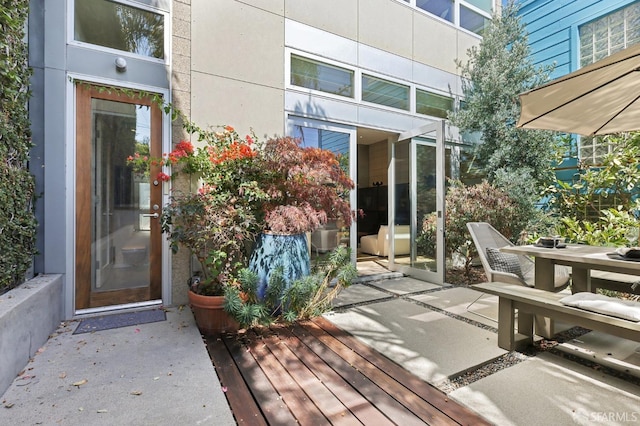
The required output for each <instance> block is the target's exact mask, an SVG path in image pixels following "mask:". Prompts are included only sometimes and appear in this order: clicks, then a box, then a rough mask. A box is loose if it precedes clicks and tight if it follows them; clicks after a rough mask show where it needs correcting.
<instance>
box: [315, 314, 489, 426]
mask: <svg viewBox="0 0 640 426" xmlns="http://www.w3.org/2000/svg"><path fill="white" fill-rule="evenodd" d="M313 322H314V323H315V324H317V325H319V326H320V327H322V329H323V330H325V331H327V332H328V333H330V334H331V335H332V336H333V337H335V338H336V339H338V340H340V341H341V342H342V343H344V344H345V345H347V346H348V347H350V348H352V349H353V350H354V351H356V352H357V353H359V354H360V355H361V356H363V357H364V358H366V359H367V360H369V361H371V362H373V363H374V364H381V363H383V362H384V363H385V364H386V366H385V371H386V372H387V373H388V374H390V375H392V376H393V377H396V379H397V380H398V381H399V382H400V383H402V384H403V385H404V386H405V387H407V389H409V390H410V391H411V392H413V393H415V394H416V395H419V396H420V397H421V398H423V399H424V400H425V401H429V403H430V404H432V405H433V406H434V407H436V408H437V409H438V410H441V411H442V412H443V413H445V414H446V415H447V416H449V417H451V418H453V419H456V420H457V421H458V422H460V423H461V424H470V425H487V426H488V425H491V423H489V422H487V421H486V420H485V419H484V418H482V417H481V416H479V415H478V414H476V413H475V412H473V411H472V410H470V409H468V408H467V407H465V406H463V405H461V404H458V403H456V402H455V401H452V400H451V399H449V397H448V396H447V395H446V394H445V393H444V392H442V391H440V390H439V389H437V388H435V387H434V386H431V385H429V384H428V383H426V382H424V381H423V380H422V379H420V378H418V377H417V376H415V375H414V374H411V373H410V372H409V371H407V370H405V369H404V368H403V367H401V366H400V365H398V364H397V363H395V362H393V361H391V360H389V359H388V358H387V357H385V356H384V355H382V354H381V353H380V352H378V351H376V350H374V349H372V348H371V347H370V346H367V345H366V344H365V343H363V342H362V341H360V340H358V339H357V338H356V337H355V336H353V335H351V334H349V333H346V332H345V331H344V330H342V329H340V328H339V327H338V326H336V325H335V324H333V323H332V322H331V321H329V320H327V319H326V318H324V317H316V318H314V319H313ZM387 361H389V362H387Z"/></svg>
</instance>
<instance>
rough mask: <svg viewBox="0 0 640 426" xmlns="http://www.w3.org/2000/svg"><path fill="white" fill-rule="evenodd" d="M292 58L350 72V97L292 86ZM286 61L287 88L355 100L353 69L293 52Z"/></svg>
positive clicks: (354, 72)
mask: <svg viewBox="0 0 640 426" xmlns="http://www.w3.org/2000/svg"><path fill="white" fill-rule="evenodd" d="M294 56H296V57H297V58H300V59H301V60H303V61H304V60H306V61H308V62H315V63H318V64H321V65H326V66H327V67H334V68H337V69H340V70H344V71H347V72H351V79H352V81H351V94H350V95H342V94H340V93H334V92H328V91H325V90H322V89H314V88H311V87H306V86H299V85H297V84H294V83H293V82H292V81H291V80H292V78H293V59H294V58H293V57H294ZM287 59H288V62H289V67H288V73H287V75H288V79H287V83H288V85H289V86H291V87H295V88H297V89H300V90H309V91H311V92H315V93H322V94H325V95H331V96H336V97H339V98H346V99H355V98H356V74H357V73H356V70H355V69H351V68H349V67H345V66H344V65H338V64H336V63H331V62H329V61H327V60H325V59H322V60H320V59H315V58H311V57H310V55H301V54H298V53H295V52H293V51H291V52H289V53H288V55H287Z"/></svg>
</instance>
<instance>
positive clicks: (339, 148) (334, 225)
mask: <svg viewBox="0 0 640 426" xmlns="http://www.w3.org/2000/svg"><path fill="white" fill-rule="evenodd" d="M329 127H330V126H327V125H319V126H318V127H312V126H311V125H310V124H309V123H308V122H306V123H304V124H302V123H300V124H294V125H293V127H292V129H293V137H295V138H300V140H301V145H302V146H305V147H316V148H322V149H326V150H329V151H332V152H333V153H335V154H336V155H337V157H338V161H339V162H340V165H341V167H342V168H343V169H344V170H346V172H347V174H349V176H351V178H352V179H353V176H354V174H355V172H353V171H352V170H355V166H354V164H355V159H354V158H352V157H353V156H351V155H350V152H351V143H352V134H351V133H349V132H348V131H341V130H335V129H334V128H329ZM354 181H355V179H354ZM353 193H354V191H351V194H345V197H350V200H351V206H354V205H355V200H354V198H355V197H354V194H353ZM352 228H353V225H352V227H347V226H345V224H344V222H343V221H341V220H335V219H331V218H329V221H328V222H327V224H326V225H325V226H322V227H320V228H319V229H317V230H315V231H314V232H312V233H311V235H310V249H311V258H312V259H313V258H314V257H317V256H319V255H322V254H324V253H327V252H329V251H331V250H333V249H334V248H336V247H337V246H338V245H343V246H345V247H355V244H354V241H352V232H351V231H352ZM353 234H354V235H355V233H353ZM354 239H355V238H354ZM355 255H356V251H355V250H354V251H353V252H352V257H353V261H354V262H355Z"/></svg>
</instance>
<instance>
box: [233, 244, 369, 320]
mask: <svg viewBox="0 0 640 426" xmlns="http://www.w3.org/2000/svg"><path fill="white" fill-rule="evenodd" d="M357 275H358V271H357V269H356V267H355V266H354V265H353V263H351V255H350V249H348V248H347V247H342V246H341V247H338V248H336V249H335V250H333V251H331V252H329V253H327V254H326V255H325V256H323V257H321V258H318V259H316V262H315V263H314V266H313V268H312V271H311V274H309V275H306V276H303V277H300V278H297V279H295V280H293V281H292V282H291V283H287V282H286V281H285V279H284V276H283V268H282V267H279V268H276V269H275V270H274V272H273V273H272V274H271V276H270V279H269V288H268V290H267V292H266V295H265V296H264V297H260V295H259V294H258V282H259V277H258V274H257V273H256V272H254V271H252V270H251V269H249V268H244V269H242V270H240V271H239V273H238V280H237V281H236V282H235V283H234V285H230V286H227V287H225V305H224V309H225V311H227V312H229V313H230V314H231V315H232V316H233V318H234V319H235V320H236V321H237V322H238V323H239V324H240V326H241V327H243V328H249V327H252V326H256V325H260V324H262V325H268V324H270V323H272V322H275V321H278V320H283V321H285V322H293V321H296V320H303V319H308V318H311V317H314V316H318V315H321V314H323V313H325V312H327V311H328V310H329V309H331V302H332V300H333V299H334V298H335V297H336V296H337V295H338V293H340V291H341V290H342V289H343V288H346V287H348V286H349V285H351V282H352V281H353V279H354V278H355V277H357Z"/></svg>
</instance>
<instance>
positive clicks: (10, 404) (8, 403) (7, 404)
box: [4, 402, 15, 408]
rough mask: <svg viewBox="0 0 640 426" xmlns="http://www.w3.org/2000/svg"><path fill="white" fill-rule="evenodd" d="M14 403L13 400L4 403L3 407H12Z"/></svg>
mask: <svg viewBox="0 0 640 426" xmlns="http://www.w3.org/2000/svg"><path fill="white" fill-rule="evenodd" d="M14 405H15V404H14V403H13V402H7V403H5V404H4V408H11V407H13V406H14Z"/></svg>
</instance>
